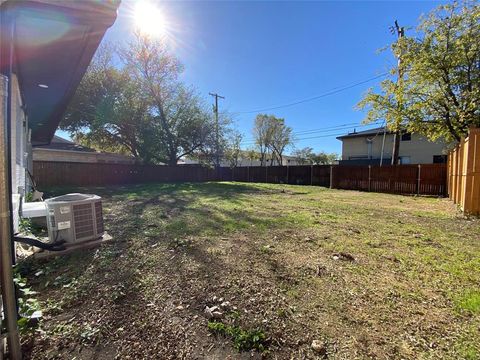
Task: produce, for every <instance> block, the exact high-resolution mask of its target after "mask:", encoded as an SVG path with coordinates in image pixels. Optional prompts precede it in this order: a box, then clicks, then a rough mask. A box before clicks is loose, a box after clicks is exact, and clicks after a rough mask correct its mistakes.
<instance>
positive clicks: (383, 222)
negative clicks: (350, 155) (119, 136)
mask: <svg viewBox="0 0 480 360" xmlns="http://www.w3.org/2000/svg"><path fill="white" fill-rule="evenodd" d="M69 191H80V192H87V193H96V194H99V195H101V196H102V197H103V198H104V216H105V225H106V228H107V231H108V232H109V233H110V234H111V235H112V236H113V241H112V242H111V243H109V244H106V245H104V246H102V247H101V248H99V249H97V250H93V251H86V252H82V253H77V254H74V255H71V256H68V257H62V258H58V259H56V260H51V261H48V262H41V263H39V262H31V261H27V262H24V263H22V264H20V266H19V267H20V268H22V269H24V270H23V271H24V273H25V274H26V275H28V277H29V279H28V280H29V283H30V284H32V285H31V286H32V287H33V288H34V290H36V291H38V292H39V294H38V297H39V299H40V300H41V302H42V303H43V305H44V310H45V313H46V314H45V315H46V316H45V318H44V320H43V323H42V332H41V333H40V334H38V336H39V338H38V339H36V340H35V342H34V345H33V347H32V355H31V357H32V358H45V357H52V356H51V351H52V349H57V348H60V349H63V350H58V351H60V353H61V355H63V356H64V357H68V355H67V354H69V352H68V351H80V349H78V348H77V347H80V348H83V347H85V346H89V345H88V344H90V343H93V342H94V343H96V344H98V346H99V348H100V349H105V350H102V351H106V352H107V353H106V354H102V353H100V354H97V355H95V356H97V357H98V358H101V356H102V355H103V356H104V357H108V356H107V355H109V353H108V351H112V352H113V353H114V354H115V355H116V356H118V357H119V358H125V357H126V356H130V357H132V358H133V357H135V356H136V355H138V354H140V353H141V354H142V355H143V356H145V357H148V356H150V357H155V356H160V355H165V357H167V358H168V356H171V358H181V357H184V358H185V357H195V356H197V357H202V356H207V357H208V356H210V355H211V354H210V353H208V352H206V349H211V351H224V353H221V354H219V353H216V355H215V356H217V357H219V358H228V357H229V356H230V357H234V356H236V350H235V348H240V349H247V348H253V349H257V350H258V349H260V348H259V347H256V345H255V346H253V347H252V346H250V345H249V346H246V345H245V346H244V345H240V344H243V342H242V341H243V340H242V341H240V340H239V339H246V340H245V341H246V342H247V343H249V344H251V343H252V342H251V341H253V340H255V339H257V338H256V337H255V339H254V336H253V335H254V334H256V333H251V332H249V330H248V329H262V334H263V333H264V334H265V337H267V336H268V344H269V352H268V354H267V353H266V354H264V355H265V356H267V357H268V356H271V357H272V358H279V359H289V358H312V357H314V356H315V354H313V353H312V350H311V346H310V344H311V341H312V340H314V339H321V340H322V341H323V342H324V343H325V344H327V348H328V349H327V350H328V351H327V352H328V354H329V356H330V355H332V357H333V358H359V359H369V358H392V359H397V358H398V359H400V358H402V359H427V358H428V359H433V358H441V359H475V358H479V354H480V311H479V307H480V288H479V284H480V257H479V254H480V221H479V220H478V219H467V218H464V217H463V216H462V215H460V213H458V212H457V211H456V208H455V206H454V205H453V204H451V203H450V202H449V201H448V200H447V199H438V198H429V197H409V196H398V195H389V194H376V193H362V192H356V191H341V190H330V189H325V188H320V187H308V186H290V185H272V184H243V183H228V182H224V183H198V184H193V183H185V184H147V185H135V186H117V187H108V188H99V187H97V188H80V189H67V188H62V189H51V190H50V191H47V197H48V196H53V195H58V194H62V193H66V192H69ZM339 253H347V254H350V255H352V256H353V257H354V258H355V261H346V260H344V259H343V260H342V259H335V257H334V255H335V254H339ZM39 269H42V270H43V272H42V274H41V275H38V276H36V275H34V274H35V273H37V272H38V270H39ZM213 295H215V296H217V297H223V298H226V299H228V300H229V301H231V302H232V304H233V305H235V307H236V309H234V310H232V312H231V313H234V314H235V317H234V318H233V317H232V316H226V317H225V318H223V319H221V321H219V323H221V324H222V325H220V324H216V325H213V324H211V325H209V324H208V321H207V319H206V318H205V316H204V313H203V309H204V308H205V306H206V305H209V306H211V305H212V303H211V301H212V300H211V298H212V296H213ZM179 306H180V308H181V309H183V310H178V307H179ZM72 319H73V320H72ZM87 325H88V326H87ZM212 327H215V329H212ZM59 328H60V329H64V328H65V329H70V330H71V329H74V330H75V331H73V330H71V331H70V330H69V331H66V332H62V331H58V329H59ZM209 328H210V330H209ZM81 329H85V331H81ZM118 329H123V330H118ZM209 331H214V332H216V333H222V334H224V335H226V336H227V337H228V338H229V339H231V340H232V341H231V344H232V348H231V349H233V350H232V352H231V353H230V352H228V351H229V350H228V349H227V350H225V349H224V348H223V347H222V345H221V343H222V340H221V339H217V337H212V336H210V337H209V336H208V333H209ZM240 335H241V336H240ZM244 335H245V336H244ZM250 335H252V336H250ZM257 335H258V334H257ZM260 338H261V339H260ZM260 338H259V339H258V340H262V342H263V340H264V338H263V336H261V337H260ZM131 339H135V340H131ZM239 341H240V342H239ZM255 341H256V340H255ZM255 341H254V343H255ZM64 344H70V345H68V347H67V348H64ZM109 346H114V348H115V350H111V349H110V350H109ZM198 347H200V348H201V350H198V349H197V348H198ZM185 349H193V350H191V351H193V353H189V354H187V353H185V352H184V351H185ZM222 349H223V350H222ZM56 351H57V350H56ZM195 351H197V352H195ZM225 351H226V352H225ZM166 354H169V355H168V356H167V355H166ZM200 354H203V355H200ZM55 356H57V355H55ZM92 356H93V355H92ZM212 356H213V355H212Z"/></svg>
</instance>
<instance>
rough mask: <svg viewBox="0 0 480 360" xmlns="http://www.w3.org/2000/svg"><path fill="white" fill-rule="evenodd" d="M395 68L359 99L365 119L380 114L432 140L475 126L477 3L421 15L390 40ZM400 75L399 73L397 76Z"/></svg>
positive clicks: (478, 113) (479, 74)
mask: <svg viewBox="0 0 480 360" xmlns="http://www.w3.org/2000/svg"><path fill="white" fill-rule="evenodd" d="M391 49H392V52H393V53H394V55H395V56H397V57H399V58H400V60H401V61H400V65H399V67H398V68H393V69H391V71H390V74H391V77H390V78H388V79H386V80H384V81H382V83H381V84H380V87H381V90H382V91H381V93H376V92H375V91H374V90H372V89H371V90H369V92H368V93H367V94H366V96H365V97H364V98H363V100H362V101H361V102H360V103H359V104H358V107H359V108H361V109H367V110H368V113H367V117H366V119H365V121H366V122H371V121H376V120H385V121H386V123H387V125H388V127H389V128H390V129H392V130H400V129H401V128H405V129H406V130H407V131H409V132H418V133H421V134H423V135H425V136H427V137H428V138H430V139H432V140H435V139H438V138H440V137H444V138H445V139H447V140H459V139H460V138H461V137H462V136H465V135H467V133H468V128H469V127H471V126H476V127H478V126H480V66H479V65H478V64H479V63H480V5H479V4H478V3H476V2H475V1H464V2H462V3H461V4H459V3H457V2H454V3H452V4H449V5H445V6H440V7H438V8H437V9H436V10H434V11H432V12H431V13H430V14H428V15H427V16H426V17H423V18H422V19H421V20H420V25H419V26H418V28H417V33H416V34H413V35H412V36H405V37H401V38H399V39H398V41H396V42H395V43H393V44H392V46H391ZM400 75H403V78H402V76H400Z"/></svg>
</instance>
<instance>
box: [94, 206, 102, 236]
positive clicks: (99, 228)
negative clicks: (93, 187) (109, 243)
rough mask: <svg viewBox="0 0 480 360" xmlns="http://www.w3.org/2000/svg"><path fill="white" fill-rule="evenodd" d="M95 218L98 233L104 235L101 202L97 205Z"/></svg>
mask: <svg viewBox="0 0 480 360" xmlns="http://www.w3.org/2000/svg"><path fill="white" fill-rule="evenodd" d="M95 218H96V221H97V233H98V234H101V233H103V214H102V203H101V202H100V201H98V202H96V203H95Z"/></svg>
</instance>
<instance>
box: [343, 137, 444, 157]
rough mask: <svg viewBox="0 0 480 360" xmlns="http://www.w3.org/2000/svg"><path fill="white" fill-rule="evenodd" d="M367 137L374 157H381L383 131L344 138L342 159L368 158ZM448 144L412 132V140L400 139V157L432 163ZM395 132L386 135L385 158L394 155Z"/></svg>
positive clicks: (371, 154) (442, 153)
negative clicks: (434, 157) (435, 156)
mask: <svg viewBox="0 0 480 360" xmlns="http://www.w3.org/2000/svg"><path fill="white" fill-rule="evenodd" d="M367 139H372V140H371V144H372V145H371V153H370V156H371V158H373V159H379V158H380V156H381V152H382V141H383V133H379V134H378V135H377V136H375V135H371V136H368V137H366V136H365V137H363V136H362V137H360V136H359V137H353V138H346V139H343V140H342V160H353V159H360V158H364V159H366V158H368V157H369V150H368V147H369V146H368V143H367ZM446 147H447V144H446V143H445V142H444V141H442V140H440V141H436V142H431V141H428V140H427V139H425V138H424V137H422V136H420V135H418V134H412V135H411V140H409V141H400V151H399V155H400V157H403V158H406V159H405V162H407V161H408V160H409V162H410V163H411V164H431V163H433V156H434V155H445V154H446ZM392 148H393V134H387V135H386V136H385V148H384V153H383V158H384V159H390V158H391V157H392Z"/></svg>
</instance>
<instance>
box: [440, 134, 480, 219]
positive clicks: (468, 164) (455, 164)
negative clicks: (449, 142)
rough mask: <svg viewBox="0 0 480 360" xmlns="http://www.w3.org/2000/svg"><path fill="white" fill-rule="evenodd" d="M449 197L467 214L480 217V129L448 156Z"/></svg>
mask: <svg viewBox="0 0 480 360" xmlns="http://www.w3.org/2000/svg"><path fill="white" fill-rule="evenodd" d="M447 168H448V189H449V190H448V195H449V197H450V199H452V200H453V201H454V202H455V203H456V204H459V205H460V207H461V208H462V210H463V211H464V212H465V213H466V214H472V215H480V128H476V129H470V131H469V135H468V137H467V138H465V139H463V140H461V141H460V143H459V144H458V145H457V146H456V148H455V149H453V150H452V151H451V152H450V153H449V154H448V166H447Z"/></svg>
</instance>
